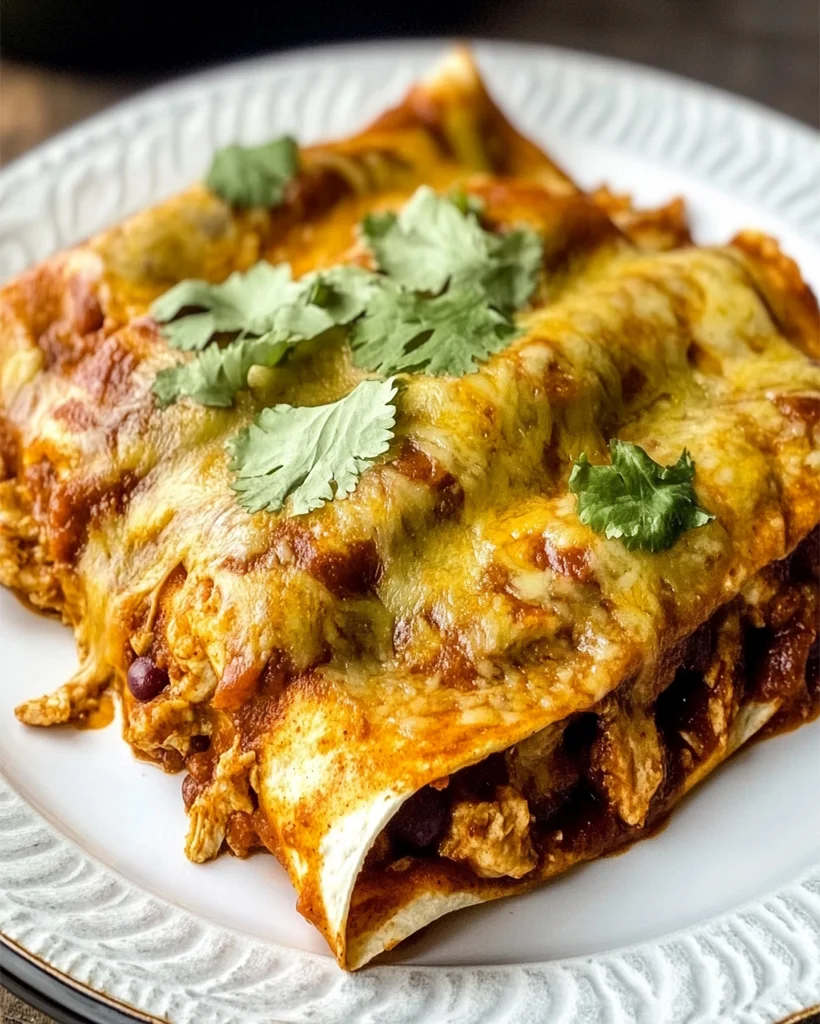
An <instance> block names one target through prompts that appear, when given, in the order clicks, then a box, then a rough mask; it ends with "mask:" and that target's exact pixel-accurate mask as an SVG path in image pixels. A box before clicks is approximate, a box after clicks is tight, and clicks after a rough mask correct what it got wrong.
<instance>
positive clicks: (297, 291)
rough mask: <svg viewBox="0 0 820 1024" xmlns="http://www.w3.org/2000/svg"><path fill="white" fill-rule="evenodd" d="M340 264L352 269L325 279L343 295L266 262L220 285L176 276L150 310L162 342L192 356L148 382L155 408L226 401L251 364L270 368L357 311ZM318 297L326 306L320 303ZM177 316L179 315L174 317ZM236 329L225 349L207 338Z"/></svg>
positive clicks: (348, 279)
mask: <svg viewBox="0 0 820 1024" xmlns="http://www.w3.org/2000/svg"><path fill="white" fill-rule="evenodd" d="M345 269H350V270H351V271H354V270H356V269H357V268H338V272H335V273H336V274H337V276H336V277H333V278H332V279H330V281H331V283H332V282H335V281H336V280H338V281H339V282H340V286H341V284H344V285H345V287H346V288H347V289H348V293H349V294H348V293H346V296H345V298H344V299H342V298H340V297H338V296H336V293H335V291H333V290H332V288H331V283H329V284H328V285H327V286H322V284H321V283H320V280H319V278H318V277H317V276H316V275H312V276H310V277H305V278H302V279H301V280H300V281H293V280H292V278H291V269H290V266H289V265H288V264H287V263H282V264H279V266H276V267H273V266H271V265H270V264H269V263H265V262H264V261H263V262H261V263H257V264H256V265H255V266H253V267H251V269H250V270H248V271H247V273H244V274H241V273H238V272H237V273H234V274H231V276H230V277H229V278H228V279H227V281H225V282H224V283H223V284H217V285H211V284H208V283H207V282H205V281H181V282H180V283H179V284H178V285H176V286H175V287H173V288H171V290H170V291H168V292H166V293H165V294H164V295H162V296H160V298H159V299H157V301H156V302H155V303H154V304H153V306H152V307H151V312H152V314H153V315H154V317H155V319H157V320H159V321H160V322H161V323H162V324H163V327H162V333H163V335H164V337H165V338H166V340H167V341H168V344H169V345H171V346H172V347H173V348H178V349H182V350H183V351H192V350H193V351H197V352H198V353H199V354H198V356H197V357H196V359H195V360H193V361H192V362H189V363H183V364H181V365H179V366H171V367H169V368H168V369H165V370H160V372H159V373H158V374H157V379H156V381H155V383H154V394H155V395H156V396H157V400H158V401H159V403H160V405H161V406H168V405H171V404H173V403H174V402H176V401H178V400H179V399H180V398H183V397H186V396H187V397H189V398H193V399H194V400H195V401H197V402H200V403H201V404H202V405H216V406H229V405H230V404H231V403H232V401H233V398H234V395H235V394H236V392H237V391H239V390H241V389H242V388H245V387H247V381H248V372H249V371H250V368H251V367H252V366H268V367H271V366H276V364H277V363H279V362H280V361H281V359H282V357H283V356H284V355H285V353H286V352H287V351H288V350H289V349H290V348H292V346H293V345H294V344H296V343H298V342H300V341H307V340H310V339H311V338H315V337H317V336H318V335H320V334H323V333H324V332H325V331H327V330H329V329H330V328H331V327H333V326H334V325H335V324H337V323H346V322H347V320H348V319H349V318H350V317H351V316H355V315H358V312H357V310H358V307H359V306H360V305H361V302H360V301H359V300H355V299H354V295H353V289H354V285H355V284H356V283H357V280H358V279H357V278H356V277H355V274H350V275H347V274H341V272H342V271H344V270H345ZM361 273H362V274H365V275H366V274H367V271H361ZM339 274H341V276H338V275H339ZM359 287H361V286H359ZM322 297H324V299H325V300H326V301H327V302H328V304H329V305H328V308H324V307H323V306H322V305H320V304H319V302H320V300H321V299H322ZM357 301H358V305H356V302H357ZM194 309H198V310H200V312H192V310H194ZM185 310H188V312H187V313H185ZM179 313H185V315H183V316H180V317H179V318H178V319H176V320H174V319H173V318H174V317H176V316H178V314H179ZM169 321H170V322H169ZM237 331H239V332H241V334H240V337H239V339H238V340H236V341H234V342H233V343H231V344H229V345H227V346H226V347H224V348H222V347H220V346H219V345H216V344H213V343H212V342H213V339H214V336H215V335H217V334H226V333H235V332H237Z"/></svg>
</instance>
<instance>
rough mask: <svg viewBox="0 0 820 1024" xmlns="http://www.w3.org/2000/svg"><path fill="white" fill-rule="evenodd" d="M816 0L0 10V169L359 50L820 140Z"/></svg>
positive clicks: (150, 4)
mask: <svg viewBox="0 0 820 1024" xmlns="http://www.w3.org/2000/svg"><path fill="white" fill-rule="evenodd" d="M818 33H820V4H819V3H818V0H402V2H401V3H396V2H394V0H358V2H351V0H332V2H330V0H301V2H296V3H289V4H287V5H282V4H278V3H276V2H275V0H223V2H221V3H215V2H213V0H0V54H2V59H0V162H8V161H9V160H11V159H13V158H14V157H15V156H18V155H19V154H20V153H22V152H24V151H25V150H26V149H29V148H30V147H31V146H33V145H35V144H36V143H37V142H39V141H41V140H42V139H43V138H45V137H47V136H48V135H50V134H52V133H53V132H55V131H57V130H59V129H61V128H63V127H65V126H66V125H68V124H71V123H72V122H74V121H76V120H79V119H80V118H82V117H85V116H87V115H88V114H90V113H93V112H94V111H96V110H98V109H100V107H102V106H105V105H106V104H107V103H111V102H113V101H114V100H117V99H120V98H122V97H123V96H126V95H128V94H130V93H131V92H133V91H135V90H136V89H139V88H142V87H144V86H146V85H150V84H154V83H156V82H157V81H161V80H162V79H163V78H166V77H170V76H173V75H177V74H180V73H182V72H185V71H189V70H193V69H195V68H198V67H202V66H205V65H207V64H212V63H214V62H219V61H225V60H230V59H232V58H235V57H242V56H250V55H253V54H258V53H266V52H272V51H275V50H277V49H284V48H287V47H294V46H304V45H311V44H315V43H322V42H329V41H337V40H346V39H364V38H371V39H372V38H395V37H399V36H410V35H412V36H424V35H463V36H471V35H472V36H484V37H495V38H502V39H520V40H527V41H531V42H546V43H552V44H553V45H557V46H570V47H575V48H577V49H581V50H592V51H595V52H598V53H603V54H608V55H610V56H614V57H621V58H625V59H627V60H633V61H637V62H639V63H643V64H652V65H655V66H656V67H660V68H665V69H667V70H669V71H674V72H677V73H678V74H682V75H687V76H689V77H691V78H696V79H699V80H701V81H704V82H709V83H711V84H713V85H717V86H720V87H722V88H724V89H729V90H730V91H732V92H737V93H742V94H745V95H746V96H750V97H751V98H753V99H756V100H758V101H759V102H761V103H765V104H766V105H767V106H770V107H774V108H776V109H778V110H781V111H783V112H785V113H788V114H791V116H792V117H796V118H798V119H800V120H802V121H806V122H808V123H810V124H812V125H814V126H817V124H818V121H819V120H820V72H819V71H818V66H819V62H818Z"/></svg>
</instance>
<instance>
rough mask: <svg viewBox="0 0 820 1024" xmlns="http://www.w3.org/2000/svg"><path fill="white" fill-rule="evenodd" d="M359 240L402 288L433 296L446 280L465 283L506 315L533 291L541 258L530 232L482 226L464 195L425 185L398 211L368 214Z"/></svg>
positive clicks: (456, 285)
mask: <svg viewBox="0 0 820 1024" xmlns="http://www.w3.org/2000/svg"><path fill="white" fill-rule="evenodd" d="M362 237H363V240H364V242H365V244H366V245H367V246H368V248H369V249H370V250H371V252H372V253H373V255H374V257H375V259H376V263H377V265H378V266H379V268H380V269H381V270H382V271H384V272H385V273H386V274H387V275H388V276H389V277H390V278H392V280H393V281H395V282H397V283H398V284H400V285H402V286H403V287H404V288H407V289H409V290H411V291H417V292H425V293H429V294H433V295H438V294H440V293H441V292H442V291H443V289H444V288H445V287H447V286H448V285H449V287H450V289H451V290H453V289H458V288H462V287H467V288H469V289H470V290H471V291H476V292H479V293H480V294H481V295H482V296H483V297H484V299H485V300H486V301H487V302H488V303H489V304H490V305H491V306H493V307H495V308H496V309H497V310H500V311H504V312H509V311H511V310H513V309H516V308H518V307H519V306H523V305H524V303H525V302H527V300H528V299H529V298H530V297H531V296H532V293H533V291H534V290H535V284H536V277H537V273H538V268H539V267H540V265H541V258H542V246H541V240H540V238H539V237H538V235H537V234H536V233H535V232H534V231H532V230H531V229H529V228H519V229H518V230H515V231H511V232H509V233H508V234H505V235H496V234H493V233H492V232H490V231H485V230H484V228H482V226H481V223H480V221H479V219H478V216H477V215H476V210H475V208H474V207H473V206H471V205H470V204H469V202H468V201H467V200H466V199H465V198H463V196H459V195H456V196H454V197H452V198H450V197H447V196H440V195H437V194H436V193H435V192H434V191H433V190H432V189H431V188H429V187H427V186H424V185H423V186H422V187H421V188H419V189H417V190H416V192H415V193H414V194H413V197H412V198H411V199H410V201H409V202H408V203H407V204H406V205H405V206H404V208H403V209H402V210H401V211H400V212H399V213H398V214H396V213H374V214H370V215H369V216H367V217H365V219H364V221H363V223H362Z"/></svg>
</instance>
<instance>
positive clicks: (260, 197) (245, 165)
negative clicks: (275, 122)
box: [205, 135, 299, 206]
mask: <svg viewBox="0 0 820 1024" xmlns="http://www.w3.org/2000/svg"><path fill="white" fill-rule="evenodd" d="M298 170H299V148H298V146H297V145H296V140H295V139H293V138H291V137H290V136H289V135H283V136H282V137H281V138H278V139H274V141H273V142H268V143H266V144H265V145H263V146H226V147H225V148H224V149H220V150H219V151H218V152H217V153H216V155H215V156H214V158H213V162H212V163H211V167H210V170H209V171H208V175H207V177H206V179H205V184H206V185H207V186H208V188H209V189H210V190H211V191H212V192H215V193H216V194H217V195H218V196H221V198H222V199H224V200H226V202H229V203H232V204H233V205H234V206H278V205H279V204H280V203H281V202H282V201H283V199H284V197H285V187H286V185H287V184H288V182H290V181H291V180H292V179H293V178H294V177H295V176H296V174H297V172H298Z"/></svg>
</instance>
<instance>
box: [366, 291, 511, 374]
mask: <svg viewBox="0 0 820 1024" xmlns="http://www.w3.org/2000/svg"><path fill="white" fill-rule="evenodd" d="M515 333H516V329H515V326H514V325H513V324H512V322H511V321H510V320H508V319H507V317H505V316H504V315H503V314H502V313H499V312H498V311H497V310H495V309H493V308H492V307H491V306H488V305H487V303H486V302H485V301H484V299H483V298H482V296H481V294H480V292H477V291H468V290H466V289H461V290H458V289H456V290H452V289H451V290H450V291H448V292H445V293H444V294H443V295H440V296H438V297H437V298H434V299H425V298H422V297H421V296H418V295H414V294H413V293H412V292H406V291H403V290H402V289H400V288H396V287H389V286H383V287H382V288H380V289H379V290H378V291H376V293H375V294H374V296H373V297H372V299H371V300H370V302H369V304H368V306H367V310H366V314H365V316H363V317H362V318H361V319H360V320H357V321H356V323H355V324H353V327H352V330H351V333H350V344H351V347H352V349H353V362H354V363H355V364H356V365H357V366H360V367H363V368H364V369H367V370H371V371H374V372H376V373H381V374H392V373H401V372H407V371H410V370H417V371H424V372H425V373H428V374H432V375H441V374H451V375H452V376H455V377H460V376H461V375H463V374H465V373H472V372H473V371H475V370H476V369H477V367H476V363H477V362H478V361H480V360H483V359H486V358H487V357H488V356H490V355H492V354H493V352H498V351H499V349H502V348H504V346H505V345H506V344H507V343H508V342H509V340H510V338H511V337H512V336H513V335H514V334H515Z"/></svg>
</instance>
